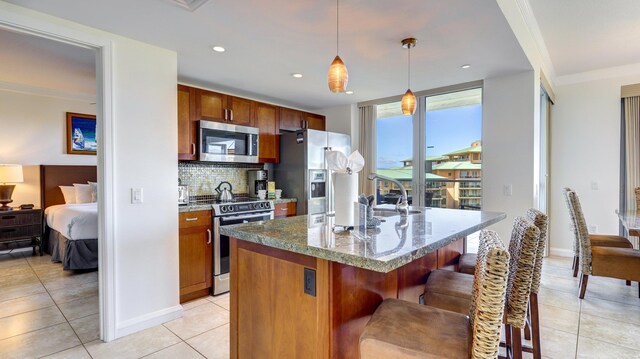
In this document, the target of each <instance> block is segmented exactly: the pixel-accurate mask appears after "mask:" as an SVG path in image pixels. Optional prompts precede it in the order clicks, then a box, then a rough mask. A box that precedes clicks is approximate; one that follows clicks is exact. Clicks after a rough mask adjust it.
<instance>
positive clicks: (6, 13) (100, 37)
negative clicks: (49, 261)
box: [0, 2, 182, 339]
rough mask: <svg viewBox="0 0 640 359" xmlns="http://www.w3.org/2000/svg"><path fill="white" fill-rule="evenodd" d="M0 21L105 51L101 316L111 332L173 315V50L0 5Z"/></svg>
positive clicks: (175, 284) (175, 273)
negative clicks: (106, 307) (110, 236)
mask: <svg viewBox="0 0 640 359" xmlns="http://www.w3.org/2000/svg"><path fill="white" fill-rule="evenodd" d="M0 24H17V25H18V26H20V27H23V28H29V29H33V30H36V31H39V32H44V33H47V34H51V35H53V36H57V37H62V38H66V39H72V40H76V41H81V42H84V43H87V44H98V45H99V46H101V47H105V48H110V50H111V51H110V52H107V54H108V57H107V58H106V64H107V66H108V67H109V68H111V70H112V72H111V73H110V76H108V77H107V78H106V79H105V81H106V83H111V84H112V88H111V89H110V90H111V93H110V94H109V95H111V96H112V98H111V99H112V101H111V102H108V103H106V104H105V108H106V110H105V113H107V114H109V113H110V114H112V116H109V117H108V118H112V119H113V123H112V124H113V129H112V133H111V134H112V136H113V138H112V142H111V145H112V149H111V148H110V147H109V144H108V143H104V144H103V145H102V146H104V147H105V148H107V149H106V150H105V151H102V154H101V157H99V160H100V158H103V157H102V156H106V157H104V158H109V157H108V156H112V166H110V167H109V168H106V172H110V173H113V174H114V183H113V189H114V191H115V192H114V193H113V194H112V196H113V197H112V198H113V214H114V216H115V218H113V228H109V229H110V230H112V231H113V232H114V243H110V244H109V245H110V246H111V245H112V247H113V248H114V251H115V255H114V258H109V261H111V260H113V261H114V263H113V266H114V267H115V269H114V272H113V274H114V278H111V277H109V278H107V280H108V281H109V283H106V284H105V283H104V282H103V281H102V279H104V277H103V276H101V278H102V279H101V286H102V285H112V284H113V285H114V288H113V294H114V295H115V304H114V306H113V308H115V313H107V316H106V318H107V319H108V320H111V318H113V316H115V327H116V330H115V332H114V333H113V336H115V337H118V336H122V335H126V334H128V333H131V332H133V331H137V330H141V329H144V328H147V327H150V326H154V325H156V324H158V323H160V322H162V321H166V320H170V319H173V318H176V317H178V316H180V315H181V314H182V307H181V306H180V305H179V274H178V206H176V196H175V188H176V183H177V180H178V162H177V160H176V148H177V121H176V118H177V94H176V84H177V55H176V53H175V52H173V51H169V50H165V49H161V48H158V47H155V46H151V45H147V44H144V43H141V42H138V41H133V40H131V39H127V38H124V37H121V36H118V35H115V34H111V33H107V32H104V31H100V30H97V29H93V28H90V27H87V26H82V25H79V24H76V23H73V22H70V21H67V20H63V19H60V18H56V17H53V16H49V15H45V14H42V13H38V12H35V11H31V10H28V9H25V8H21V7H18V6H14V5H11V4H7V3H5V2H0ZM107 89H109V88H108V87H107ZM99 146H100V144H99ZM101 148H102V147H99V151H100V149H101ZM110 150H111V151H110ZM99 174H100V170H99ZM101 186H103V185H101ZM133 187H139V188H144V203H143V204H138V205H132V204H131V203H130V191H131V188H133ZM102 188H104V187H102ZM101 248H104V247H101ZM103 264H104V263H103ZM111 279H113V281H111ZM108 329H112V328H108ZM107 335H109V336H111V335H112V334H111V333H108V334H107ZM109 339H113V337H110V338H109Z"/></svg>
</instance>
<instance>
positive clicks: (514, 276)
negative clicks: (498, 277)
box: [424, 217, 540, 358]
mask: <svg viewBox="0 0 640 359" xmlns="http://www.w3.org/2000/svg"><path fill="white" fill-rule="evenodd" d="M539 238H540V230H539V229H538V228H537V227H536V226H535V225H534V224H533V223H532V222H531V221H529V220H527V219H524V218H521V217H517V218H516V219H515V220H514V224H513V231H512V233H511V241H510V243H509V253H510V256H511V259H510V263H509V267H510V270H509V280H508V284H507V307H506V308H507V309H506V313H505V318H504V324H505V335H506V344H505V345H506V347H507V356H508V357H511V358H521V357H522V338H521V331H520V330H521V329H523V328H524V326H525V322H526V316H527V308H528V302H529V295H530V291H531V282H532V280H533V269H534V266H535V260H536V255H537V249H538V242H539ZM482 255H483V254H482V251H481V249H479V250H478V256H477V258H481V257H482ZM476 267H477V264H476ZM469 277H470V276H469V275H467V274H464V273H459V272H452V271H446V270H440V269H438V270H435V271H433V272H431V273H430V274H429V278H428V279H427V284H426V285H425V291H424V303H425V305H427V306H432V307H436V308H441V309H446V310H451V311H455V312H458V313H461V312H462V313H463V312H464V310H465V309H464V308H465V306H466V308H468V307H469V305H470V298H471V296H470V293H471V288H470V287H469V285H468V280H469Z"/></svg>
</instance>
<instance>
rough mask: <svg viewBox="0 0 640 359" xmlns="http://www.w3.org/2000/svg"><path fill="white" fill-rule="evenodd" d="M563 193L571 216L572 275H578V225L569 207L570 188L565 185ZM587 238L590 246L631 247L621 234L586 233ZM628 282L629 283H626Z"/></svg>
mask: <svg viewBox="0 0 640 359" xmlns="http://www.w3.org/2000/svg"><path fill="white" fill-rule="evenodd" d="M562 192H563V194H564V199H565V203H566V204H567V208H568V209H569V217H570V218H571V228H572V230H573V238H574V240H573V265H572V269H573V276H574V277H577V276H578V270H579V268H580V246H581V244H580V239H579V235H578V225H577V219H576V218H575V216H574V214H573V210H572V209H571V203H570V202H569V197H568V194H569V192H573V190H572V189H571V188H568V187H565V188H563V189H562ZM587 238H589V242H590V244H591V246H592V247H614V248H633V245H632V244H631V242H630V241H629V240H628V239H626V238H624V237H621V236H616V235H613V234H611V235H609V234H588V231H587ZM627 284H630V283H627Z"/></svg>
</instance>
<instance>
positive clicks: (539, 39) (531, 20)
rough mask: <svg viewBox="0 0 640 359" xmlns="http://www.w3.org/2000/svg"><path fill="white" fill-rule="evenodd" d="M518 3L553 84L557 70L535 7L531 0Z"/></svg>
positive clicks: (546, 72)
mask: <svg viewBox="0 0 640 359" xmlns="http://www.w3.org/2000/svg"><path fill="white" fill-rule="evenodd" d="M516 4H517V5H518V8H519V9H520V14H522V18H523V19H524V22H525V24H526V26H527V28H528V29H529V33H530V34H531V37H532V38H533V42H534V44H535V46H536V49H537V50H538V54H539V55H540V61H541V62H542V68H543V70H546V71H543V72H544V73H545V76H546V78H547V80H548V81H549V82H550V85H551V86H553V85H554V82H555V81H554V80H555V79H556V71H555V68H554V67H553V62H552V61H551V56H550V55H549V50H548V49H547V44H546V42H545V41H544V37H543V36H542V32H541V31H540V26H539V25H538V21H537V20H536V17H535V15H534V14H533V9H531V4H530V3H529V0H516Z"/></svg>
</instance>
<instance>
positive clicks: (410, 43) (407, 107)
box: [400, 38, 418, 115]
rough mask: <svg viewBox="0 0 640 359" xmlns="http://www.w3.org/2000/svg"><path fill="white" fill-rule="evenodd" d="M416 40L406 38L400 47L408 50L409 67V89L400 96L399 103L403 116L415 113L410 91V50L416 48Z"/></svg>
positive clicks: (412, 95) (414, 100) (413, 99)
mask: <svg viewBox="0 0 640 359" xmlns="http://www.w3.org/2000/svg"><path fill="white" fill-rule="evenodd" d="M416 43H418V40H416V39H414V38H408V39H404V40H402V47H404V48H406V49H408V50H409V66H408V70H409V71H408V81H407V82H408V83H409V86H408V87H409V88H408V89H407V92H405V93H404V96H402V102H401V103H400V104H401V106H402V114H403V115H413V114H414V113H415V112H416V96H415V95H414V94H413V92H412V91H411V48H412V47H415V46H416Z"/></svg>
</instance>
